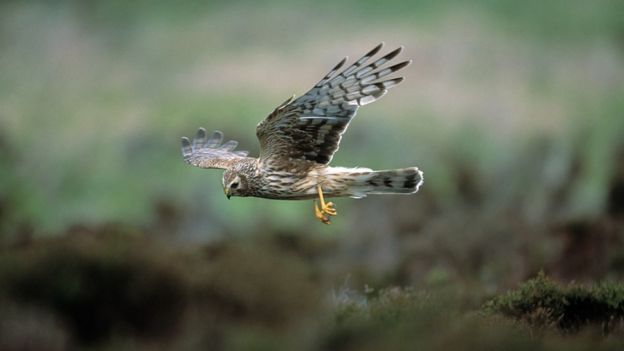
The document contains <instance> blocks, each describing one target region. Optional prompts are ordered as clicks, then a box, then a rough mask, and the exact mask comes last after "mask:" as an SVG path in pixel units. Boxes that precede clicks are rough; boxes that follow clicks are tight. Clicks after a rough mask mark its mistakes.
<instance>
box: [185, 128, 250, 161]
mask: <svg viewBox="0 0 624 351" xmlns="http://www.w3.org/2000/svg"><path fill="white" fill-rule="evenodd" d="M222 142H223V133H221V132H220V131H218V130H215V131H214V132H213V133H212V136H210V138H208V135H207V134H206V130H205V129H204V128H199V130H197V134H196V135H195V138H193V141H192V142H191V140H189V138H187V137H182V157H184V161H185V162H186V163H188V164H191V165H193V166H196V167H201V168H221V169H228V168H231V167H232V165H233V164H234V163H235V162H237V161H238V160H240V159H242V158H244V157H246V156H247V153H248V152H247V151H234V149H235V148H236V146H237V145H238V142H237V141H235V140H230V141H228V142H225V143H222Z"/></svg>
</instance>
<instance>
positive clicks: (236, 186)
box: [223, 169, 247, 199]
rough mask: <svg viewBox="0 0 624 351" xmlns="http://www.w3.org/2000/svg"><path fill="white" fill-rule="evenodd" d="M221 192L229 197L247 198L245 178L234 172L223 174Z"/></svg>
mask: <svg viewBox="0 0 624 351" xmlns="http://www.w3.org/2000/svg"><path fill="white" fill-rule="evenodd" d="M223 192H224V193H225V196H227V198H228V199H229V198H230V196H247V177H245V176H244V175H243V174H241V173H238V172H236V171H234V170H230V169H228V170H226V171H225V172H223Z"/></svg>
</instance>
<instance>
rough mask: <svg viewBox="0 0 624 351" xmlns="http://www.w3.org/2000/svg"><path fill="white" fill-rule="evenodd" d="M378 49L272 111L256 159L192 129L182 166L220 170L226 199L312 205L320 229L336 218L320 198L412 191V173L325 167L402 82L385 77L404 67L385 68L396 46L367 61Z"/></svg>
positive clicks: (217, 136) (415, 183) (417, 179)
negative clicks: (366, 113)
mask: <svg viewBox="0 0 624 351" xmlns="http://www.w3.org/2000/svg"><path fill="white" fill-rule="evenodd" d="M382 47H383V43H381V44H379V45H377V46H376V47H375V48H374V49H372V50H371V51H370V52H368V53H367V54H366V55H364V56H363V57H362V58H360V59H359V60H357V61H356V62H355V63H353V64H352V65H350V66H349V67H347V68H345V69H343V70H342V71H340V69H341V68H342V67H343V65H344V64H345V62H346V61H347V58H346V57H345V58H344V59H342V61H340V62H339V63H338V64H337V65H336V66H335V67H334V68H333V69H332V70H331V71H330V72H329V73H328V74H327V75H326V76H325V77H323V79H321V81H319V82H318V83H317V84H316V85H315V86H314V87H313V88H312V89H310V91H308V92H307V93H305V94H304V95H302V96H300V97H299V98H297V99H295V97H294V96H293V97H291V98H289V99H288V100H286V101H284V102H283V103H282V104H281V105H279V106H278V107H277V108H276V109H275V110H274V111H273V112H271V114H269V115H268V116H267V117H266V118H265V119H264V120H263V121H261V122H260V123H259V124H258V126H257V127H256V135H257V137H258V140H259V141H260V156H259V157H258V158H255V157H248V156H247V154H248V152H247V151H240V150H235V149H236V146H237V145H238V142H236V141H234V140H230V141H227V142H225V143H224V142H223V133H221V132H220V131H214V132H213V133H212V135H211V136H208V134H207V132H206V130H205V129H204V128H199V130H198V131H197V134H196V135H195V137H194V138H193V140H192V141H191V140H190V139H189V138H187V137H183V138H182V156H183V157H184V161H186V162H187V163H189V164H191V165H193V166H196V167H200V168H218V169H224V170H225V172H224V173H223V191H224V193H225V195H226V196H227V198H228V199H229V198H230V197H231V196H255V197H261V198H267V199H278V200H304V199H314V202H313V205H314V215H315V217H316V218H317V219H319V220H320V221H321V222H323V223H325V224H330V223H331V221H330V216H336V215H337V212H336V208H335V206H334V204H333V203H332V202H326V201H325V199H326V198H329V197H343V196H350V197H353V198H362V197H365V196H366V195H368V194H412V193H415V192H417V191H418V188H419V187H420V186H421V185H422V183H423V173H422V172H421V171H420V170H419V169H418V168H417V167H408V168H401V169H392V170H382V171H373V170H372V169H369V168H359V167H358V168H345V167H331V166H329V163H330V161H331V159H332V157H333V155H334V153H335V152H336V150H338V145H339V144H340V139H341V138H342V134H343V133H344V132H345V130H346V129H347V126H348V125H349V123H350V122H351V120H352V119H353V117H354V116H355V114H356V112H357V110H358V108H359V107H360V106H363V105H366V104H369V103H371V102H373V101H375V100H377V99H379V98H380V97H382V96H383V95H385V94H386V93H387V92H388V89H390V88H393V87H395V86H396V85H397V84H399V83H400V82H401V81H403V77H398V78H388V77H387V76H388V75H390V74H392V73H394V72H396V71H398V70H400V69H401V68H403V67H405V66H407V65H409V64H410V63H411V60H410V61H403V62H400V63H397V64H394V65H386V64H387V63H388V62H391V61H392V59H394V58H395V57H396V56H397V55H398V54H399V53H400V52H401V51H402V50H403V47H399V48H397V49H395V50H393V51H391V52H389V53H388V54H386V55H384V56H382V57H380V58H378V59H376V60H372V58H373V56H375V55H376V54H377V53H378V52H379V51H380V50H381V48H382ZM371 61H372V62H371ZM317 198H318V202H317V200H316V199H317Z"/></svg>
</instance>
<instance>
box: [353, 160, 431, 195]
mask: <svg viewBox="0 0 624 351" xmlns="http://www.w3.org/2000/svg"><path fill="white" fill-rule="evenodd" d="M364 170H365V169H361V168H359V169H358V168H355V169H351V172H349V174H348V175H349V176H350V177H348V178H350V179H349V181H348V182H347V184H346V189H345V188H343V189H342V190H343V194H342V195H343V196H344V195H347V196H351V197H354V198H362V197H365V196H366V195H367V194H413V193H415V192H417V191H418V188H419V187H420V186H421V185H422V184H423V180H424V178H423V172H422V171H420V170H419V169H418V168H417V167H409V168H401V169H391V170H383V171H372V170H366V171H364Z"/></svg>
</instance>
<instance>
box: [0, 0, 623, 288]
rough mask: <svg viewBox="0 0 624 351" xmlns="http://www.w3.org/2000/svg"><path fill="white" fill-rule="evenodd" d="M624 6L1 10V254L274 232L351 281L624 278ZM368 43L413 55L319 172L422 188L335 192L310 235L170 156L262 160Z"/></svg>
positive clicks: (484, 284) (295, 206)
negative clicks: (216, 145)
mask: <svg viewBox="0 0 624 351" xmlns="http://www.w3.org/2000/svg"><path fill="white" fill-rule="evenodd" d="M623 13H624V2H622V1H617V0H612V1H608V0H600V1H598V0H597V1H583V0H576V1H563V0H561V1H556V0H552V1H533V0H531V1H521V2H518V1H512V0H500V1H491V0H478V1H424V0H423V1H402V0H391V1H385V2H380V1H342V2H334V1H325V0H321V1H308V2H289V1H280V0H276V1H208V2H203V1H192V0H186V1H177V2H167V1H134V2H126V1H116V0H113V1H84V2H83V1H69V0H67V1H62V0H59V1H40V2H37V1H30V2H21V1H5V2H2V3H1V4H0V242H2V245H3V246H4V247H13V246H11V245H16V243H24V242H32V240H34V241H38V240H48V239H51V238H52V239H54V238H59V237H68V236H69V237H72V236H71V235H72V233H75V232H76V231H78V232H79V233H81V232H82V231H83V230H86V229H85V228H109V226H111V225H112V226H115V227H116V226H122V227H123V228H134V229H132V230H130V232H132V233H134V231H139V232H140V233H141V234H140V235H142V236H145V237H146V238H148V239H147V240H150V241H151V240H156V241H159V242H165V243H167V245H171V244H172V243H175V245H180V246H184V247H186V246H188V245H193V244H202V245H210V244H211V243H215V242H224V241H225V242H244V241H245V240H252V239H251V238H256V237H261V238H281V239H280V240H282V239H283V240H287V241H288V240H290V241H294V242H296V243H298V244H297V245H302V246H301V247H303V248H304V250H303V251H304V253H305V254H304V256H305V255H310V256H311V257H314V262H315V263H318V264H320V265H321V266H322V267H324V268H323V269H324V272H326V273H327V272H331V274H327V275H322V276H324V277H327V278H326V279H327V282H328V283H329V285H331V286H341V284H343V282H344V281H345V279H346V277H349V278H348V279H349V284H351V285H352V286H353V287H355V288H357V289H360V288H362V287H363V286H364V284H372V285H378V286H391V285H416V286H420V285H422V286H430V285H436V284H447V283H453V284H454V283H457V282H459V283H460V284H466V285H468V286H478V289H479V290H480V291H481V290H483V291H485V292H486V293H494V292H496V291H499V290H500V289H503V288H505V287H509V286H512V285H514V284H516V283H518V282H520V281H523V280H525V279H526V278H528V277H530V276H532V275H534V274H535V273H536V272H537V271H539V270H541V269H544V270H546V271H547V273H549V274H551V275H553V276H554V277H556V278H558V279H560V280H564V281H568V280H577V281H588V282H594V281H598V280H601V279H619V278H622V277H623V276H624V241H623V235H624V229H623V228H624V225H623V224H622V223H623V217H624V116H623V111H624V98H623V97H624V16H622V14H623ZM381 41H384V42H386V50H391V49H393V48H394V47H396V46H398V45H404V46H405V51H404V52H403V54H401V58H405V59H413V60H414V62H413V64H412V65H411V66H409V67H407V68H406V69H404V70H403V71H402V75H403V76H405V77H406V80H405V82H403V83H402V84H401V85H400V86H399V87H397V88H396V89H393V90H392V91H391V93H389V94H388V95H387V96H386V97H384V98H383V99H381V100H380V101H378V102H376V103H375V104H372V105H369V106H366V107H365V108H362V109H361V110H360V111H359V113H358V115H357V117H356V119H355V120H354V122H353V123H352V124H351V125H350V127H349V130H348V131H347V133H346V135H345V137H344V138H343V141H342V143H341V147H340V150H339V152H338V153H337V155H336V156H335V158H334V160H333V161H332V165H336V166H338V165H339V166H365V167H370V168H374V169H387V168H398V167H406V166H412V165H417V166H418V167H420V168H421V169H422V170H423V171H424V172H425V184H424V186H423V187H422V188H421V191H420V192H419V193H418V194H416V195H414V196H409V197H400V196H394V197H383V196H370V197H368V198H366V199H363V200H353V199H338V200H337V201H335V202H336V203H337V207H338V210H339V212H340V215H339V216H338V217H337V218H336V220H335V221H334V224H333V225H331V226H324V225H322V224H320V223H318V222H317V221H316V220H315V219H314V218H313V215H312V204H311V202H310V201H299V202H291V201H284V202H280V201H270V200H263V199H252V198H246V199H241V198H233V199H232V200H231V201H227V200H226V199H225V197H224V196H223V193H222V189H221V171H218V170H201V169H197V168H193V167H190V166H188V165H186V164H184V162H183V161H182V159H181V156H180V153H179V139H180V137H181V136H184V135H187V136H188V135H192V134H193V133H194V132H195V130H196V129H197V128H198V127H200V126H203V127H205V128H207V129H209V130H214V129H219V130H222V131H223V132H224V133H225V136H226V138H231V139H235V140H238V141H239V142H240V148H241V149H247V150H250V151H251V154H252V155H257V154H258V144H257V141H256V138H255V126H256V124H257V123H258V122H259V121H260V120H262V119H263V118H264V117H265V116H266V115H267V114H268V113H269V112H271V111H272V110H273V108H275V107H276V106H277V105H278V104H279V103H280V102H282V101H283V100H285V99H286V98H287V97H289V96H290V95H292V94H297V95H301V94H303V93H305V92H306V91H307V90H308V89H309V88H311V86H312V85H313V84H314V83H315V82H316V81H318V79H319V78H320V77H322V75H324V74H325V73H326V72H327V71H328V70H329V69H330V68H331V67H333V65H335V64H336V63H337V62H338V61H339V60H340V59H341V58H342V57H343V56H345V55H348V56H349V57H350V58H351V59H354V58H356V57H359V55H362V54H363V53H365V52H366V51H368V50H369V49H370V48H372V47H373V46H374V45H376V44H377V43H379V42H381ZM76 228H79V229H76ZM96 231H97V230H96ZM104 231H106V230H104ZM87 232H89V230H87ZM85 235H86V234H85ZM123 238H124V236H122V237H121V238H120V239H119V240H121V241H123V240H125V239H123ZM254 240H255V239H254ZM262 240H264V239H262ZM301 240H303V243H301V242H300V241H301ZM290 241H289V242H290ZM306 257H308V256H306ZM324 274H325V273H324Z"/></svg>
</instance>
